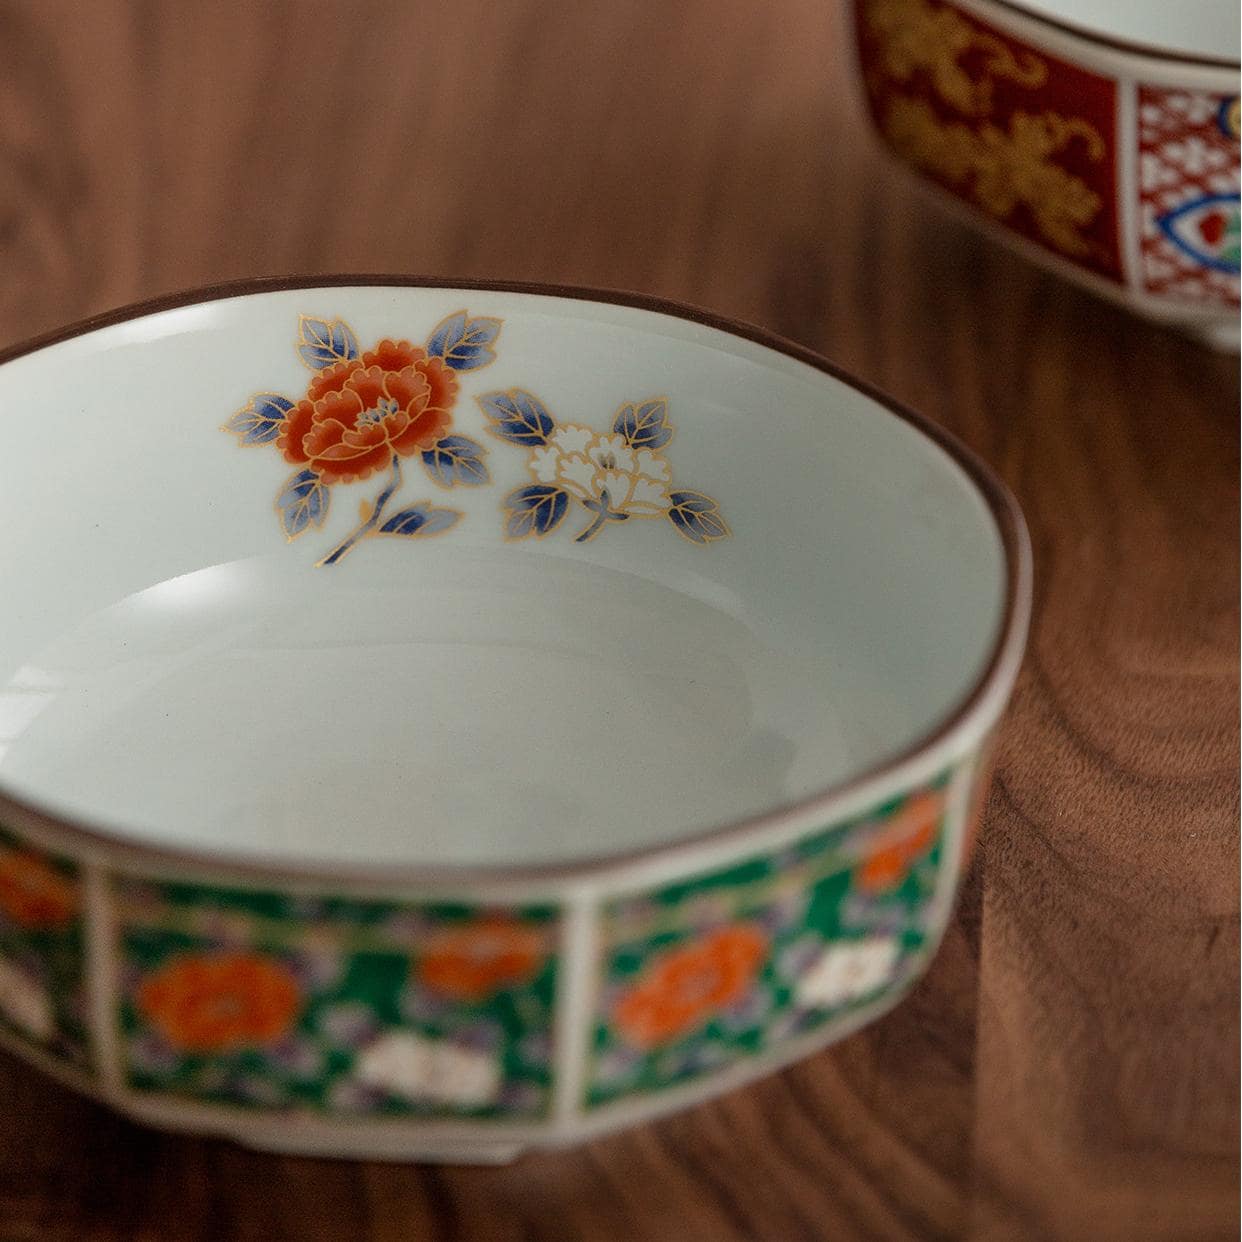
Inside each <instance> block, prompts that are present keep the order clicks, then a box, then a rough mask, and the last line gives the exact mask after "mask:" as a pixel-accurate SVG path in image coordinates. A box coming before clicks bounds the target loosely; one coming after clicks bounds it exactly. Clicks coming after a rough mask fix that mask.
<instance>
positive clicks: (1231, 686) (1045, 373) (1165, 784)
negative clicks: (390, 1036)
mask: <svg viewBox="0 0 1242 1242" xmlns="http://www.w3.org/2000/svg"><path fill="white" fill-rule="evenodd" d="M843 32H844V23H843V22H842V21H841V20H840V15H839V14H838V13H837V11H836V7H835V4H834V3H832V0H779V2H773V3H770V4H769V3H759V2H758V0H679V3H676V4H668V3H658V2H657V0H650V2H649V3H637V2H635V3H629V2H622V0H608V3H604V2H603V0H600V2H599V3H587V2H582V0H580V2H577V3H575V2H572V0H563V2H561V3H554V2H551V0H505V3H503V4H498V3H495V2H494V0H491V2H484V0H456V2H455V3H454V4H452V5H431V4H423V3H417V2H414V3H411V2H398V0H394V2H393V3H388V4H385V3H380V2H379V0H374V2H372V0H354V2H353V3H345V2H344V0H341V2H340V3H330V2H328V0H303V2H302V3H296V4H295V3H278V2H277V0H213V2H212V3H209V4H197V5H193V4H182V3H180V2H179V0H177V2H174V0H164V2H162V3H161V2H159V0H89V3H87V2H84V0H0V345H3V344H7V343H10V342H13V341H16V340H19V339H21V338H23V337H26V336H30V335H33V334H35V333H37V332H41V331H43V330H46V329H50V328H53V327H55V326H58V325H60V324H62V323H65V322H68V321H70V320H73V319H76V318H79V317H81V316H84V315H87V314H90V313H92V312H95V311H99V310H104V309H107V308H110V307H113V306H115V305H117V304H120V303H124V302H128V301H132V300H134V299H138V298H143V297H147V296H151V295H155V294H159V293H163V292H168V291H172V290H176V289H180V288H184V287H186V286H192V285H196V284H201V283H207V282H212V281H218V280H223V279H228V278H232V277H244V276H251V275H256V274H266V273H292V272H331V271H342V270H358V271H361V270H371V271H388V272H413V273H423V274H430V275H437V276H457V275H460V276H494V277H508V278H516V279H533V280H548V281H564V282H575V283H585V284H592V285H604V286H614V287H621V288H627V289H637V290H643V291H646V292H650V293H656V294H661V295H665V296H669V297H673V298H678V299H682V300H687V301H692V302H696V303H699V304H701V305H703V306H706V307H709V308H711V309H713V310H716V311H719V312H723V313H725V314H728V315H733V316H737V317H741V318H744V319H749V320H752V321H754V322H756V323H759V324H762V325H764V326H766V327H769V328H772V329H775V330H777V331H779V332H782V333H784V334H786V335H787V336H790V337H792V338H793V339H795V340H797V341H800V342H802V343H804V344H806V345H809V346H811V347H813V348H816V349H818V350H820V351H821V352H823V353H825V354H827V355H828V356H829V357H831V358H833V359H834V360H835V361H837V362H838V363H841V364H843V365H844V366H846V367H848V368H850V369H852V370H853V371H855V372H856V373H857V374H859V375H860V376H863V377H865V378H866V379H868V380H871V381H874V382H875V383H877V384H879V385H881V386H882V387H884V388H886V389H888V390H889V391H890V392H891V393H893V394H894V395H895V396H897V397H899V398H901V399H902V400H904V401H906V402H908V403H910V404H912V405H914V406H915V407H917V408H919V409H921V410H923V411H925V412H926V413H927V414H929V415H931V416H932V417H933V418H935V419H937V420H939V421H941V422H942V423H944V424H945V425H947V426H948V427H950V428H952V429H953V430H954V431H956V432H957V433H958V434H959V435H960V436H962V437H963V438H964V439H965V440H966V441H968V442H969V443H970V444H971V445H973V446H974V447H975V448H976V449H977V450H979V451H980V452H981V453H982V454H983V455H984V456H985V457H986V458H987V459H988V460H990V461H991V462H993V463H994V464H995V465H996V467H997V468H998V469H999V470H1000V471H1001V472H1002V473H1003V475H1004V476H1005V478H1006V479H1007V480H1008V481H1009V483H1010V484H1011V485H1012V486H1013V488H1014V489H1015V490H1016V492H1017V493H1018V495H1019V497H1020V499H1021V501H1022V503H1023V504H1024V506H1025V509H1026V512H1027V515H1028V518H1029V520H1030V523H1031V527H1032V533H1033V538H1034V545H1035V555H1036V565H1037V575H1038V585H1037V597H1036V610H1035V628H1034V633H1033V636H1032V641H1031V647H1030V654H1029V659H1028V661H1027V665H1026V669H1025V672H1024V674H1023V677H1022V679H1021V682H1020V684H1019V688H1018V692H1017V695H1016V700H1015V704H1014V708H1013V710H1012V712H1011V715H1010V717H1009V721H1008V724H1007V727H1006V729H1005V733H1004V737H1003V741H1002V745H1001V751H1000V764H999V775H998V779H997V782H996V785H995V787H994V790H993V793H992V797H991V801H990V803H989V805H988V811H987V817H986V822H985V826H984V831H983V835H982V839H981V844H980V849H979V853H978V855H977V857H976V860H975V863H974V866H973V868H972V871H971V873H970V875H969V877H968V880H967V882H966V885H965V890H964V893H963V897H962V901H961V906H960V910H959V913H958V915H957V917H956V919H955V922H954V924H953V927H952V929H951V931H950V934H949V936H948V939H947V942H946V944H945V946H944V949H943V950H942V952H941V953H940V955H939V957H938V959H937V960H936V963H935V965H934V967H933V969H932V970H931V973H930V975H929V977H928V978H927V980H926V981H925V982H924V983H923V984H922V985H921V986H920V988H919V989H918V991H917V992H916V993H915V995H914V996H913V997H912V998H911V999H910V1000H909V1001H908V1003H906V1004H904V1005H903V1006H902V1007H900V1008H899V1009H898V1010H897V1011H896V1012H894V1013H893V1014H892V1015H890V1016H889V1017H887V1018H885V1019H884V1020H882V1021H881V1022H880V1023H878V1024H877V1025H876V1026H874V1027H872V1028H870V1029H868V1030H866V1031H864V1032H863V1033H861V1034H859V1035H857V1036H855V1037H854V1038H852V1039H850V1040H848V1041H847V1042H845V1043H843V1044H841V1045H840V1046H838V1047H836V1048H834V1049H831V1050H829V1051H827V1052H825V1053H823V1054H821V1055H819V1056H816V1057H813V1058H811V1059H810V1060H808V1061H807V1062H805V1063H803V1064H801V1065H799V1066H797V1067H795V1068H793V1069H791V1070H788V1071H786V1072H785V1073H783V1074H781V1075H779V1076H777V1077H775V1078H772V1079H770V1080H768V1081H765V1082H763V1083H760V1084H758V1085H756V1086H753V1087H750V1088H747V1089H746V1090H743V1091H740V1092H737V1093H735V1094H733V1095H730V1096H728V1097H726V1098H724V1099H722V1100H720V1101H718V1102H715V1103H711V1104H708V1105H706V1106H703V1107H700V1108H697V1109H695V1110H693V1111H691V1112H688V1113H685V1114H683V1115H681V1116H678V1117H675V1118H673V1119H671V1120H668V1121H665V1122H662V1123H660V1124H658V1125H652V1126H648V1127H645V1128H642V1129H639V1130H637V1131H634V1132H631V1133H628V1134H625V1135H622V1136H619V1137H614V1138H609V1139H606V1140H603V1141H600V1142H596V1143H593V1144H591V1145H589V1146H587V1147H584V1148H582V1149H579V1150H575V1151H570V1152H566V1153H560V1154H554V1155H534V1156H530V1157H528V1158H526V1159H523V1160H521V1161H520V1162H518V1163H517V1164H515V1165H513V1166H511V1167H508V1168H501V1169H483V1170H480V1169H469V1168H453V1167H441V1168H435V1167H417V1166H400V1165H381V1164H351V1163H338V1162H332V1161H314V1160H303V1159H287V1158H281V1157H276V1156H267V1155H258V1154H255V1153H252V1152H248V1151H244V1150H241V1149H239V1148H236V1147H234V1146H232V1145H230V1144H229V1143H226V1142H220V1141H206V1140H197V1139H193V1138H178V1137H168V1136H164V1135H159V1134H155V1133H152V1132H149V1131H145V1130H142V1129H140V1128H138V1127H136V1126H133V1125H131V1124H129V1123H128V1122H124V1121H121V1120H119V1119H117V1118H115V1117H113V1116H111V1115H110V1114H108V1113H107V1112H105V1111H104V1110H102V1109H99V1108H97V1107H95V1106H94V1105H91V1104H88V1103H85V1102H83V1101H81V1100H79V1099H77V1098H75V1097H74V1096H73V1095H71V1094H69V1093H67V1092H65V1091H63V1090H61V1089H60V1088H58V1087H56V1086H54V1085H52V1084H51V1083H49V1082H48V1081H47V1080H45V1079H44V1078H42V1077H41V1076H40V1075H38V1074H36V1073H34V1072H33V1071H30V1070H27V1069H25V1068H23V1067H22V1066H21V1065H19V1064H18V1063H16V1062H15V1061H13V1060H12V1059H10V1058H7V1057H2V1058H0V1239H2V1240H3V1242H19V1240H21V1242H35V1240H36V1239H37V1240H38V1242H103V1240H104V1239H109V1240H111V1239H124V1240H126V1242H128V1240H130V1239H141V1240H144V1242H145V1240H148V1239H152V1240H158V1242H164V1240H168V1242H173V1240H180V1239H186V1240H187V1242H188V1240H191V1239H193V1240H203V1242H206V1240H208V1239H211V1240H223V1239H230V1240H231V1239H235V1238H236V1239H254V1240H256V1242H280V1240H284V1239H290V1240H296V1242H314V1240H318V1239H333V1240H335V1239H347V1240H352V1239H366V1240H368V1242H369V1240H371V1239H374V1240H375V1242H398V1240H400V1242H406V1240H408V1239H428V1240H432V1242H441V1240H443V1242H449V1240H450V1239H453V1240H465V1242H492V1240H496V1242H501V1240H505V1242H508V1240H512V1242H534V1240H555V1242H572V1240H577V1239H582V1240H583V1242H587V1240H592V1242H593V1240H596V1239H614V1238H615V1239H625V1240H626V1242H643V1240H646V1239H675V1240H677V1242H700V1240H702V1242H734V1240H739V1242H741V1240H745V1242H750V1240H753V1239H759V1240H765V1242H766V1240H767V1239H772V1240H774V1242H800V1240H818V1239H853V1238H859V1239H890V1238H893V1239H906V1238H909V1239H926V1238H942V1237H962V1236H966V1237H971V1238H978V1239H988V1240H990V1239H1009V1238H1036V1239H1043V1238H1067V1239H1092V1240H1094V1239H1114V1238H1115V1239H1124V1240H1125V1242H1134V1240H1139V1239H1176V1240H1177V1242H1194V1240H1199V1239H1205V1240H1206V1239H1216V1238H1221V1239H1224V1238H1232V1237H1236V1236H1237V1228H1238V1061H1239V1037H1238V1036H1239V1032H1238V909H1239V895H1238V863H1239V858H1238V818H1237V789H1238V779H1237V778H1238V544H1237V534H1238V522H1237V511H1238V495H1237V482H1238V434H1237V416H1238V391H1237V362H1236V359H1231V358H1229V357H1222V356H1217V355H1213V354H1211V353H1209V352H1206V351H1205V350H1203V349H1201V348H1200V347H1198V346H1196V345H1194V344H1191V343H1190V342H1188V341H1186V340H1184V339H1182V338H1180V337H1178V336H1176V335H1174V334H1172V333H1170V332H1168V331H1163V330H1159V329H1156V328H1154V327H1150V326H1147V325H1145V324H1143V323H1141V322H1139V321H1137V320H1135V319H1132V318H1130V317H1128V316H1127V315H1126V314H1124V313H1123V312H1121V311H1119V310H1117V309H1114V308H1112V307H1110V306H1108V305H1105V304H1103V303H1101V302H1098V301H1096V300H1094V299H1092V298H1091V297H1089V296H1088V295H1086V294H1082V293H1079V292H1077V291H1075V290H1074V289H1072V288H1070V287H1068V286H1067V285H1065V284H1063V283H1061V282H1060V281H1058V280H1057V279H1056V278H1054V277H1053V276H1050V275H1048V274H1046V273H1044V272H1041V271H1039V270H1036V269H1035V268H1033V267H1031V266H1030V265H1029V264H1028V263H1026V262H1025V261H1023V260H1022V259H1020V258H1018V257H1016V256H1015V255H1013V254H1011V253H1009V252H1008V251H1006V250H1005V249H1003V248H1001V247H999V246H997V245H996V244H994V243H992V242H990V241H984V240H981V239H979V238H978V237H976V236H974V235H972V234H968V233H966V232H963V231H961V229H960V228H959V227H958V226H956V225H954V224H952V223H950V222H949V221H948V220H946V219H944V218H942V217H941V216H940V215H939V214H938V213H937V212H935V211H934V210H932V209H931V208H930V207H928V206H927V205H926V204H925V203H924V202H923V200H922V199H921V198H920V197H919V196H917V195H916V194H915V193H914V192H913V191H912V190H911V189H910V187H909V186H908V185H907V184H906V183H905V181H904V180H903V179H901V178H900V177H899V176H897V175H896V174H895V173H893V172H892V171H891V170H890V169H888V168H887V167H886V166H885V165H884V164H883V163H882V161H881V160H880V157H879V156H878V154H877V153H876V151H875V150H874V149H873V148H872V147H871V145H870V143H869V142H868V140H867V138H866V136H865V134H864V131H863V129H862V125H861V119H860V112H859V109H858V107H857V105H856V103H855V101H854V99H853V97H852V93H851V79H850V76H849V73H848V64H847V59H846V48H845V39H844V33H843ZM9 416H10V418H12V417H16V418H18V419H19V420H21V419H23V418H24V417H25V416H24V415H23V414H22V413H21V412H20V411H9ZM25 425H26V428H27V430H26V431H25V432H23V434H32V435H47V436H49V438H51V437H53V436H54V434H55V432H54V429H51V428H49V427H48V426H47V424H46V423H45V424H44V425H43V426H42V428H40V427H39V426H37V425H35V423H34V422H33V421H30V422H28V423H27V424H25Z"/></svg>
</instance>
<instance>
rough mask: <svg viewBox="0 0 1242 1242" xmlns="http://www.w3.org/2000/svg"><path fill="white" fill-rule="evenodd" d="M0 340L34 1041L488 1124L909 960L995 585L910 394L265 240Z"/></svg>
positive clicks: (1006, 616) (248, 1098) (189, 1102)
mask: <svg viewBox="0 0 1242 1242" xmlns="http://www.w3.org/2000/svg"><path fill="white" fill-rule="evenodd" d="M0 361H3V365H2V366H0V425H2V426H6V427H8V428H10V429H11V433H10V435H9V436H8V437H7V439H6V442H5V450H4V453H3V455H0V518H2V520H3V526H4V529H5V530H6V531H7V532H8V537H7V538H6V540H5V542H4V548H3V553H2V559H0V582H2V583H3V587H4V596H5V600H6V605H5V608H4V609H3V611H0V825H3V827H2V828H0V1034H2V1036H3V1039H4V1041H5V1043H6V1044H8V1045H9V1046H10V1047H12V1048H15V1049H16V1050H17V1051H18V1052H19V1053H21V1054H22V1055H23V1056H26V1057H28V1058H29V1059H30V1060H31V1061H33V1062H35V1063H36V1064H38V1065H40V1066H43V1067H44V1068H46V1069H48V1070H49V1071H50V1072H52V1073H54V1074H57V1075H59V1076H61V1077H62V1078H64V1079H66V1080H67V1081H69V1082H71V1083H72V1084H73V1085H75V1086H77V1087H80V1088H81V1089H82V1090H85V1091H89V1092H91V1093H93V1094H95V1095H97V1096H99V1097H101V1098H103V1099H104V1100H106V1101H108V1102H109V1103H111V1104H113V1105H114V1106H116V1107H117V1108H119V1109H121V1110H122V1111H124V1112H126V1113H128V1114H131V1115H132V1116H134V1117H137V1118H140V1119H142V1120H145V1121H149V1122H152V1123H154V1124H157V1125H162V1126H168V1127H174V1128H183V1129H188V1130H195V1131H216V1132H223V1133H225V1134H229V1135H233V1136H235V1137H237V1138H239V1139H241V1140H243V1141H245V1142H248V1143H252V1144H256V1145H262V1146H272V1147H277V1148H281V1149H285V1150H308V1151H316V1152H325V1153H333V1154H372V1155H375V1154H379V1155H390V1156H398V1157H433V1158H434V1157H439V1158H458V1159H462V1158H464V1159H479V1160H488V1159H504V1158H506V1157H508V1156H510V1155H512V1154H513V1153H514V1152H516V1151H517V1150H520V1149H521V1148H523V1147H525V1146H528V1145H533V1144H552V1143H561V1142H566V1141H570V1140H574V1139H577V1138H579V1137H582V1136H585V1135H589V1134H592V1133H596V1132H599V1131H601V1130H605V1129H608V1128H611V1127H614V1126H618V1125H621V1124H624V1123H628V1122H631V1121H634V1120H637V1119H640V1118H643V1117H646V1116H649V1115H652V1114H655V1113H659V1112H663V1111H665V1110H668V1109H671V1108H674V1107H677V1106H679V1105H682V1104H685V1103H688V1102H690V1101H692V1100H694V1099H697V1098H700V1097H703V1096H706V1095H708V1094H711V1093H713V1092H716V1091H719V1090H722V1089H724V1088H726V1087H728V1086H730V1085H732V1084H735V1083H738V1082H741V1081H743V1080H745V1079H747V1078H750V1077H752V1076H754V1075H756V1074H759V1073H762V1072H764V1071H766V1070H768V1069H771V1068H772V1067H774V1066H776V1065H779V1064H781V1063H783V1062H786V1061H788V1060H790V1059H792V1058H795V1057H798V1056H801V1055H804V1054H805V1053H806V1052H808V1051H809V1050H811V1049H812V1048H815V1047H818V1046H820V1045H822V1044H824V1043H827V1042H828V1041H830V1040H832V1039H834V1038H837V1037H839V1036H841V1035H843V1034H844V1033H846V1032H848V1031H850V1030H852V1029H854V1028H856V1027H857V1026H858V1025H859V1024H860V1023H862V1022H864V1021H866V1020H867V1019H869V1018H870V1017H872V1016H873V1015H875V1014H876V1013H878V1012H880V1011H882V1010H883V1009H885V1008H887V1007H888V1006H890V1005H892V1004H893V1003H894V1002H895V1001H896V1000H897V999H898V998H899V997H900V996H901V995H902V994H903V993H904V992H905V991H906V990H907V989H908V988H909V987H910V986H911V984H912V983H913V982H914V980H915V979H916V978H917V977H918V975H919V974H920V973H921V971H922V970H923V968H924V966H925V964H926V962H927V961H928V958H929V957H930V955H931V954H932V953H933V952H934V950H935V947H936V945H937V943H938V940H939V937H940V934H941V931H942V929H943V927H944V924H945V920H946V918H947V916H948V912H949V908H950V903H951V901H952V897H953V892H954V888H955V885H956V882H957V878H958V875H959V872H960V869H961V866H962V860H963V856H964V853H965V851H966V848H967V845H966V843H967V839H968V836H969V833H970V831H971V829H970V822H971V819H972V814H973V812H972V807H975V808H977V806H978V803H979V799H980V795H981V790H982V788H983V786H984V783H985V779H986V762H985V759H986V755H985V751H986V743H987V740H988V738H989V735H990V734H991V732H992V730H993V727H994V726H995V724H996V722H997V720H998V718H999V716H1000V714H1001V711H1002V709H1003V707H1004V704H1005V702H1006V699H1007V697H1008V695H1009V692H1010V689H1011V686H1012V683H1013V679H1014V676H1015V673H1016V670H1017V666H1018V662H1019V659H1020V655H1021V649H1022V645H1023V640H1024V634H1025V629H1026V623H1027V615H1028V609H1029V577H1030V564H1029V554H1028V551H1027V544H1026V541H1025V535H1024V532H1023V527H1022V522H1021V518H1020V516H1019V514H1018V512H1017V510H1016V508H1015V506H1014V504H1013V501H1012V500H1011V499H1010V498H1009V496H1008V495H1007V493H1006V492H1005V491H1004V490H1003V488H1002V487H1001V486H1000V485H999V484H998V483H997V482H996V480H995V479H994V478H993V477H992V476H991V475H990V474H989V473H988V472H987V471H986V469H985V468H984V467H982V466H981V465H980V464H979V463H978V462H977V461H976V460H975V459H974V458H973V457H972V456H971V455H970V454H969V453H967V452H966V451H965V450H964V449H962V448H961V446H959V445H957V444H956V443H955V442H953V441H952V440H951V439H950V438H949V437H947V436H946V435H945V434H944V433H943V432H940V431H939V430H937V429H936V428H934V427H932V426H931V425H930V424H927V423H925V422H924V421H923V420H921V419H919V418H917V417H916V416H914V415H912V414H909V413H907V412H904V411H902V410H900V409H898V408H897V407H895V406H893V405H892V403H890V402H888V401H887V400H885V399H884V398H883V397H880V396H879V395H877V394H875V393H873V392H871V391H870V390H868V389H866V388H865V387H864V386H862V385H859V384H857V383H855V382H853V381H851V380H849V379H847V378H846V377H844V376H842V375H840V374H838V373H836V372H835V371H834V370H833V369H832V368H831V367H830V366H829V365H828V364H827V363H825V362H823V361H822V360H820V359H819V358H817V357H815V356H814V355H812V354H810V353H807V352H806V351H804V350H801V349H799V348H798V347H796V346H793V345H790V344H788V343H785V342H782V341H779V340H775V339H773V338H771V337H768V336H766V335H765V334H763V333H761V332H757V331H754V330H752V329H748V328H743V327H740V326H738V325H731V324H726V323H723V322H721V321H717V320H714V319H712V318H710V317H709V316H706V315H702V314H700V313H698V312H692V311H688V310H685V309H684V308H679V307H675V306H670V305H666V304H662V303H656V302H652V301H647V300H642V299H638V298H631V297H624V296H614V295H607V294H593V293H584V292H580V291H573V290H559V291H558V290H538V289H526V288H518V287H508V286H499V285H496V286H488V285H467V286H461V287H439V286H437V285H435V284H434V283H432V282H417V281H411V282H404V281H391V282H375V281H368V280H366V279H364V278H345V279H341V280H339V281H337V280H319V281H317V282H314V283H312V282H303V283H301V284H299V283H297V282H284V283H277V282H267V283H264V284H254V285H251V286H246V287H235V288H225V289H217V290H212V291H208V292H206V293H202V294H199V295H195V296H193V297H187V298H179V299H175V300H170V301H164V302H161V303H157V304H151V305H147V306H144V307H137V308H133V309H131V310H128V311H123V312H121V313H119V314H117V315H112V316H107V317H105V318H104V319H101V320H96V321H93V322H91V323H87V324H84V325H81V326H79V327H77V328H75V329H71V330H70V331H68V332H66V333H61V334H58V335H57V336H56V337H55V338H53V339H51V340H47V341H43V342H35V343H33V344H32V345H30V346H26V347H22V348H19V349H17V350H15V351H10V353H9V354H8V355H7V356H4V357H3V358H0ZM19 433H20V434H19Z"/></svg>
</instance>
